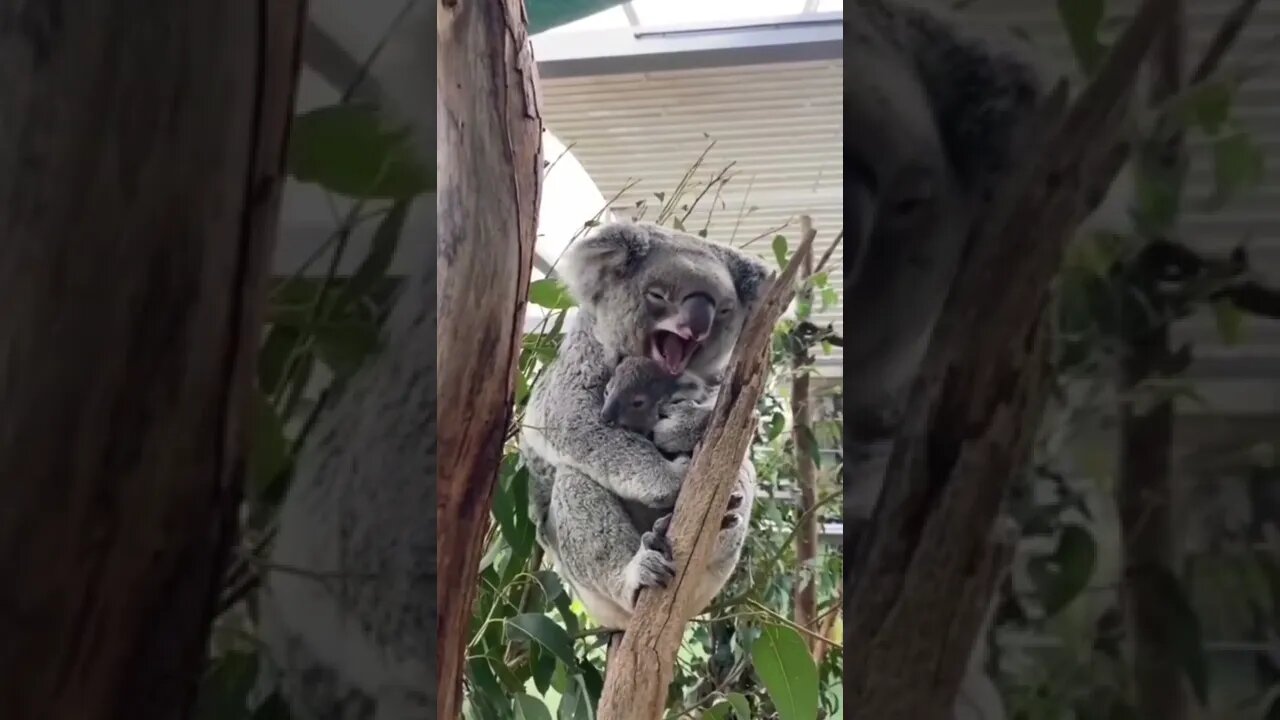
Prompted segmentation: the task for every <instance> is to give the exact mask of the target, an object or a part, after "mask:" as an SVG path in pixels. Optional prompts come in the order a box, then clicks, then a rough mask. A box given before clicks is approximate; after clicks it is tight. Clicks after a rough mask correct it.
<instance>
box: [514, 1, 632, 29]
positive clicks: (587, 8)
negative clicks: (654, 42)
mask: <svg viewBox="0 0 1280 720" xmlns="http://www.w3.org/2000/svg"><path fill="white" fill-rule="evenodd" d="M621 4H622V2H621V1H620V0H526V2H525V9H526V11H527V12H528V13H529V34H530V35H536V34H537V33H540V32H543V31H545V30H550V29H551V28H554V27H558V26H560V25H565V24H567V23H571V22H573V21H574V20H581V19H582V18H584V17H587V16H588V15H594V14H596V13H598V12H600V11H601V10H608V9H609V8H611V7H614V6H615V5H621Z"/></svg>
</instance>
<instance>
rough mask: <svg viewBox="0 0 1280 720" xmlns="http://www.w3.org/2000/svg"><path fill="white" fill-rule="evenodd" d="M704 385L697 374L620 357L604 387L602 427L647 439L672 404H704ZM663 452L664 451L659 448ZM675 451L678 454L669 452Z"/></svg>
mask: <svg viewBox="0 0 1280 720" xmlns="http://www.w3.org/2000/svg"><path fill="white" fill-rule="evenodd" d="M707 395H708V392H707V386H705V384H704V383H703V380H700V379H699V378H698V377H696V375H692V374H689V373H685V374H682V375H672V374H669V373H667V370H664V369H663V368H662V365H659V364H658V363H657V361H654V360H650V359H649V357H639V356H637V357H623V359H622V361H621V363H618V366H617V368H614V370H613V377H611V378H609V382H608V384H605V386H604V407H603V409H602V410H600V419H602V420H604V424H607V425H613V427H620V428H626V429H628V430H632V432H636V433H640V434H643V436H646V437H648V436H650V434H652V433H653V430H654V428H655V427H657V425H658V421H659V420H660V419H662V411H663V410H664V409H667V407H668V405H669V404H673V402H695V404H698V402H703V401H705V400H707ZM659 450H663V448H659ZM668 452H678V451H675V450H673V451H668Z"/></svg>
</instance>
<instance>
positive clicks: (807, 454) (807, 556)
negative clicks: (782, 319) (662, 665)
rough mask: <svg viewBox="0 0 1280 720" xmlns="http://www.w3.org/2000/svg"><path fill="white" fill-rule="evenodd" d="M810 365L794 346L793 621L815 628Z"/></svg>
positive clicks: (804, 220)
mask: <svg viewBox="0 0 1280 720" xmlns="http://www.w3.org/2000/svg"><path fill="white" fill-rule="evenodd" d="M800 234H801V236H803V237H810V236H811V235H812V234H813V227H812V225H811V221H810V219H809V216H808V215H802V216H801V217H800ZM812 258H813V256H812V255H809V256H807V257H805V261H804V263H803V264H802V265H801V270H800V275H801V277H806V278H807V277H809V276H810V275H812V274H813V260H812ZM799 300H800V302H801V303H802V304H804V305H806V306H808V305H809V304H810V303H812V302H813V291H812V290H810V289H809V288H807V287H806V288H802V289H801V290H800V291H799ZM812 365H813V357H812V356H811V355H810V353H809V351H808V348H806V347H803V346H800V345H799V344H798V343H797V347H796V348H795V349H794V353H793V357H792V359H791V371H792V380H791V443H792V446H793V447H794V448H795V462H796V487H797V489H798V490H799V499H798V500H799V502H798V503H797V505H796V512H797V513H799V518H800V527H799V528H798V529H797V531H796V539H795V543H796V565H797V567H798V568H799V570H800V572H799V575H798V576H797V577H796V588H795V622H796V624H797V625H799V626H800V627H804V628H810V629H813V630H816V629H817V628H816V627H815V626H814V619H815V617H816V615H817V614H818V596H817V592H816V587H815V585H816V583H815V582H814V567H813V566H814V564H815V562H816V561H817V559H818V517H817V513H816V512H815V510H814V507H815V506H816V505H817V504H818V481H817V477H816V470H817V469H816V468H815V467H814V463H813V456H814V453H815V452H816V451H817V448H815V447H813V422H812V418H811V417H810V412H809V411H810V392H809V369H810V367H811V366H812ZM805 643H806V644H808V645H809V650H810V653H811V654H812V653H816V652H817V651H818V649H819V648H820V647H821V646H822V643H821V642H819V641H816V640H814V639H813V638H811V637H806V638H805Z"/></svg>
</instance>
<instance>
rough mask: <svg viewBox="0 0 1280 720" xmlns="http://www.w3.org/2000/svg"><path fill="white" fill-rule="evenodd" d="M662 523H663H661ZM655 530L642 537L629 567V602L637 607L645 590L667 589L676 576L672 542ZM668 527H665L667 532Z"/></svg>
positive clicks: (627, 576)
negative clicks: (638, 600) (639, 598)
mask: <svg viewBox="0 0 1280 720" xmlns="http://www.w3.org/2000/svg"><path fill="white" fill-rule="evenodd" d="M659 522H661V521H659ZM657 527H658V523H654V528H655V530H651V531H649V532H647V533H645V534H644V535H641V536H640V549H639V551H637V552H636V554H635V557H633V558H631V562H630V563H629V564H628V565H627V570H626V574H625V583H626V591H627V596H626V597H627V601H628V602H630V603H631V607H633V608H634V607H635V604H636V599H637V598H638V597H639V595H640V591H641V590H642V589H644V588H651V587H663V588H664V587H666V586H668V585H670V584H671V580H672V579H674V578H675V576H676V565H675V561H674V560H673V559H672V556H671V541H670V540H668V539H667V536H666V535H665V534H664V533H660V532H656V529H657ZM665 529H666V526H665V525H664V526H663V531H664V532H665Z"/></svg>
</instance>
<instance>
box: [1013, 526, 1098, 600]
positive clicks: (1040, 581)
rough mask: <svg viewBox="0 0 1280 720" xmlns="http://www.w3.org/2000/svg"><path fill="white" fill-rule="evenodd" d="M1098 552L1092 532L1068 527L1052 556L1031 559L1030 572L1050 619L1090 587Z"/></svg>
mask: <svg viewBox="0 0 1280 720" xmlns="http://www.w3.org/2000/svg"><path fill="white" fill-rule="evenodd" d="M1097 553H1098V548H1097V544H1096V543H1095V542H1094V539H1093V536H1092V535H1090V534H1089V531H1087V530H1085V529H1084V528H1082V527H1080V526H1079V525H1067V526H1066V527H1064V528H1063V529H1062V534H1061V535H1060V536H1059V538H1058V547H1057V548H1056V549H1055V550H1054V552H1053V553H1052V554H1050V555H1049V556H1048V557H1038V558H1032V559H1031V561H1030V562H1028V563H1027V571H1028V573H1029V574H1030V575H1031V580H1032V582H1033V583H1034V584H1035V586H1036V590H1037V591H1038V594H1039V596H1040V602H1041V603H1042V604H1043V605H1044V611H1045V613H1046V614H1047V615H1048V616H1050V617H1052V616H1054V615H1057V614H1058V613H1059V612H1061V611H1062V609H1063V608H1065V607H1066V606H1067V605H1068V604H1070V602H1071V601H1072V600H1074V599H1075V598H1076V596H1077V595H1079V594H1080V592H1081V591H1083V590H1084V588H1085V586H1087V585H1088V584H1089V578H1091V577H1092V576H1093V568H1094V564H1095V562H1096V561H1097Z"/></svg>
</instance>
